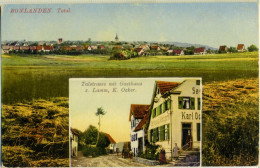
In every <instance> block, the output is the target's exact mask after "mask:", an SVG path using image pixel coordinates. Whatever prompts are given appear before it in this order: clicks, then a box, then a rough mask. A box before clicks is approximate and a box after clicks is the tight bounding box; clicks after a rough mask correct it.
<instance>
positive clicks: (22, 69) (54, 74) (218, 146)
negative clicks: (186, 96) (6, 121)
mask: <svg viewBox="0 0 260 168" xmlns="http://www.w3.org/2000/svg"><path fill="white" fill-rule="evenodd" d="M108 59H109V57H108V56H93V55H92V56H91V55H81V56H63V55H59V56H57V55H45V56H43V55H37V56H28V55H27V56H26V55H23V56H17V55H16V56H9V55H2V102H3V103H4V104H14V105H12V106H10V105H7V106H4V107H6V109H4V110H5V111H7V112H8V111H11V112H17V110H16V111H14V110H15V109H17V108H24V109H25V110H26V109H27V108H28V107H30V106H31V105H30V104H31V102H34V103H35V102H36V103H37V101H38V100H37V99H39V98H42V99H45V100H44V101H46V100H50V102H53V101H52V100H53V98H52V97H68V79H69V78H70V77H191V76H192V77H202V78H203V118H202V119H203V147H202V148H203V155H202V156H203V158H202V159H203V165H205V166H213V165H215V166H223V165H240V166H242V165H256V164H257V160H258V136H259V135H258V133H259V131H258V130H259V127H258V125H259V121H258V119H259V118H258V111H259V109H258V106H259V101H258V99H259V98H258V93H259V86H258V52H253V53H234V54H217V55H205V56H153V57H140V58H133V59H130V60H122V61H115V60H108ZM27 101H29V102H30V103H29V105H28V103H26V102H27ZM18 102H23V103H24V104H22V105H20V106H21V107H19V103H18ZM65 104H66V102H65ZM16 106H18V107H16ZM7 107H8V108H7ZM9 107H10V108H9ZM11 107H12V108H11ZM36 107H37V106H36ZM31 108H34V107H30V109H31ZM13 109H14V110H13ZM24 109H20V110H18V111H20V114H19V115H22V114H23V112H24ZM27 111H28V110H27ZM36 111H37V110H36ZM47 111H48V110H47ZM4 113H5V112H4ZM4 113H2V117H3V114H4ZM4 115H8V114H4ZM9 118H10V117H9ZM23 118H24V117H23ZM29 118H31V117H29ZM24 119H26V117H25V118H24ZM14 121H15V120H14ZM17 122H18V121H17ZM2 127H3V126H2ZM14 128H15V127H14ZM10 136H14V137H15V134H11V135H10ZM8 138H10V137H7V139H8ZM32 138H34V137H32ZM8 145H9V144H8ZM3 150H6V151H7V152H6V153H8V154H9V153H11V154H12V153H13V154H16V155H17V153H14V151H15V150H18V153H19V151H21V152H20V153H22V154H23V153H26V155H32V154H33V151H32V149H30V147H24V146H21V149H20V148H19V149H12V148H9V147H4V148H3ZM3 157H6V158H7V159H8V158H9V157H7V156H3ZM21 157H24V155H22V156H21ZM14 159H16V158H14ZM25 161H26V163H30V160H28V162H27V160H26V157H25ZM9 162H10V165H12V163H11V162H14V163H16V162H15V160H14V161H12V157H11V159H10V160H9ZM48 162H49V161H48V160H43V163H41V162H35V164H33V166H40V165H45V164H48ZM58 162H60V161H58ZM62 162H64V165H65V164H66V160H63V161H62ZM52 164H53V165H55V163H52ZM60 165H63V163H62V164H60Z"/></svg>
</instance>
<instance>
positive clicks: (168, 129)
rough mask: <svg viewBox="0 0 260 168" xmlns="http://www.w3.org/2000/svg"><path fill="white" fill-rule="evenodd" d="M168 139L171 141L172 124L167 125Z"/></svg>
mask: <svg viewBox="0 0 260 168" xmlns="http://www.w3.org/2000/svg"><path fill="white" fill-rule="evenodd" d="M167 138H168V140H169V139H170V124H167Z"/></svg>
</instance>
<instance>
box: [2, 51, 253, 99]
mask: <svg viewBox="0 0 260 168" xmlns="http://www.w3.org/2000/svg"><path fill="white" fill-rule="evenodd" d="M2 77H3V78H2V89H3V90H2V96H3V99H2V102H3V103H4V104H11V103H16V102H20V101H24V100H29V101H30V100H33V99H38V98H44V99H49V98H51V97H68V79H69V78H72V77H76V78H77V77H202V78H203V82H204V83H207V82H211V81H219V80H230V79H237V78H251V77H258V52H253V53H249V52H248V53H235V54H215V55H205V56H152V57H139V58H132V59H130V60H121V61H118V60H109V57H108V56H98V55H81V56H65V55H35V56H32V55H22V56H17V55H2ZM14 95H15V96H14Z"/></svg>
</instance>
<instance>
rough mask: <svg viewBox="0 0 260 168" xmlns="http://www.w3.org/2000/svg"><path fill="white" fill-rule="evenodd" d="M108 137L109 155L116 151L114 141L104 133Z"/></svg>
mask: <svg viewBox="0 0 260 168" xmlns="http://www.w3.org/2000/svg"><path fill="white" fill-rule="evenodd" d="M105 134H106V136H107V137H108V139H109V141H110V144H109V151H110V153H114V152H115V151H116V141H115V140H114V139H113V138H112V137H111V135H109V134H107V133H105Z"/></svg>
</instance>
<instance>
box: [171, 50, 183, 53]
mask: <svg viewBox="0 0 260 168" xmlns="http://www.w3.org/2000/svg"><path fill="white" fill-rule="evenodd" d="M172 52H173V53H175V54H181V52H182V50H172Z"/></svg>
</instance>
